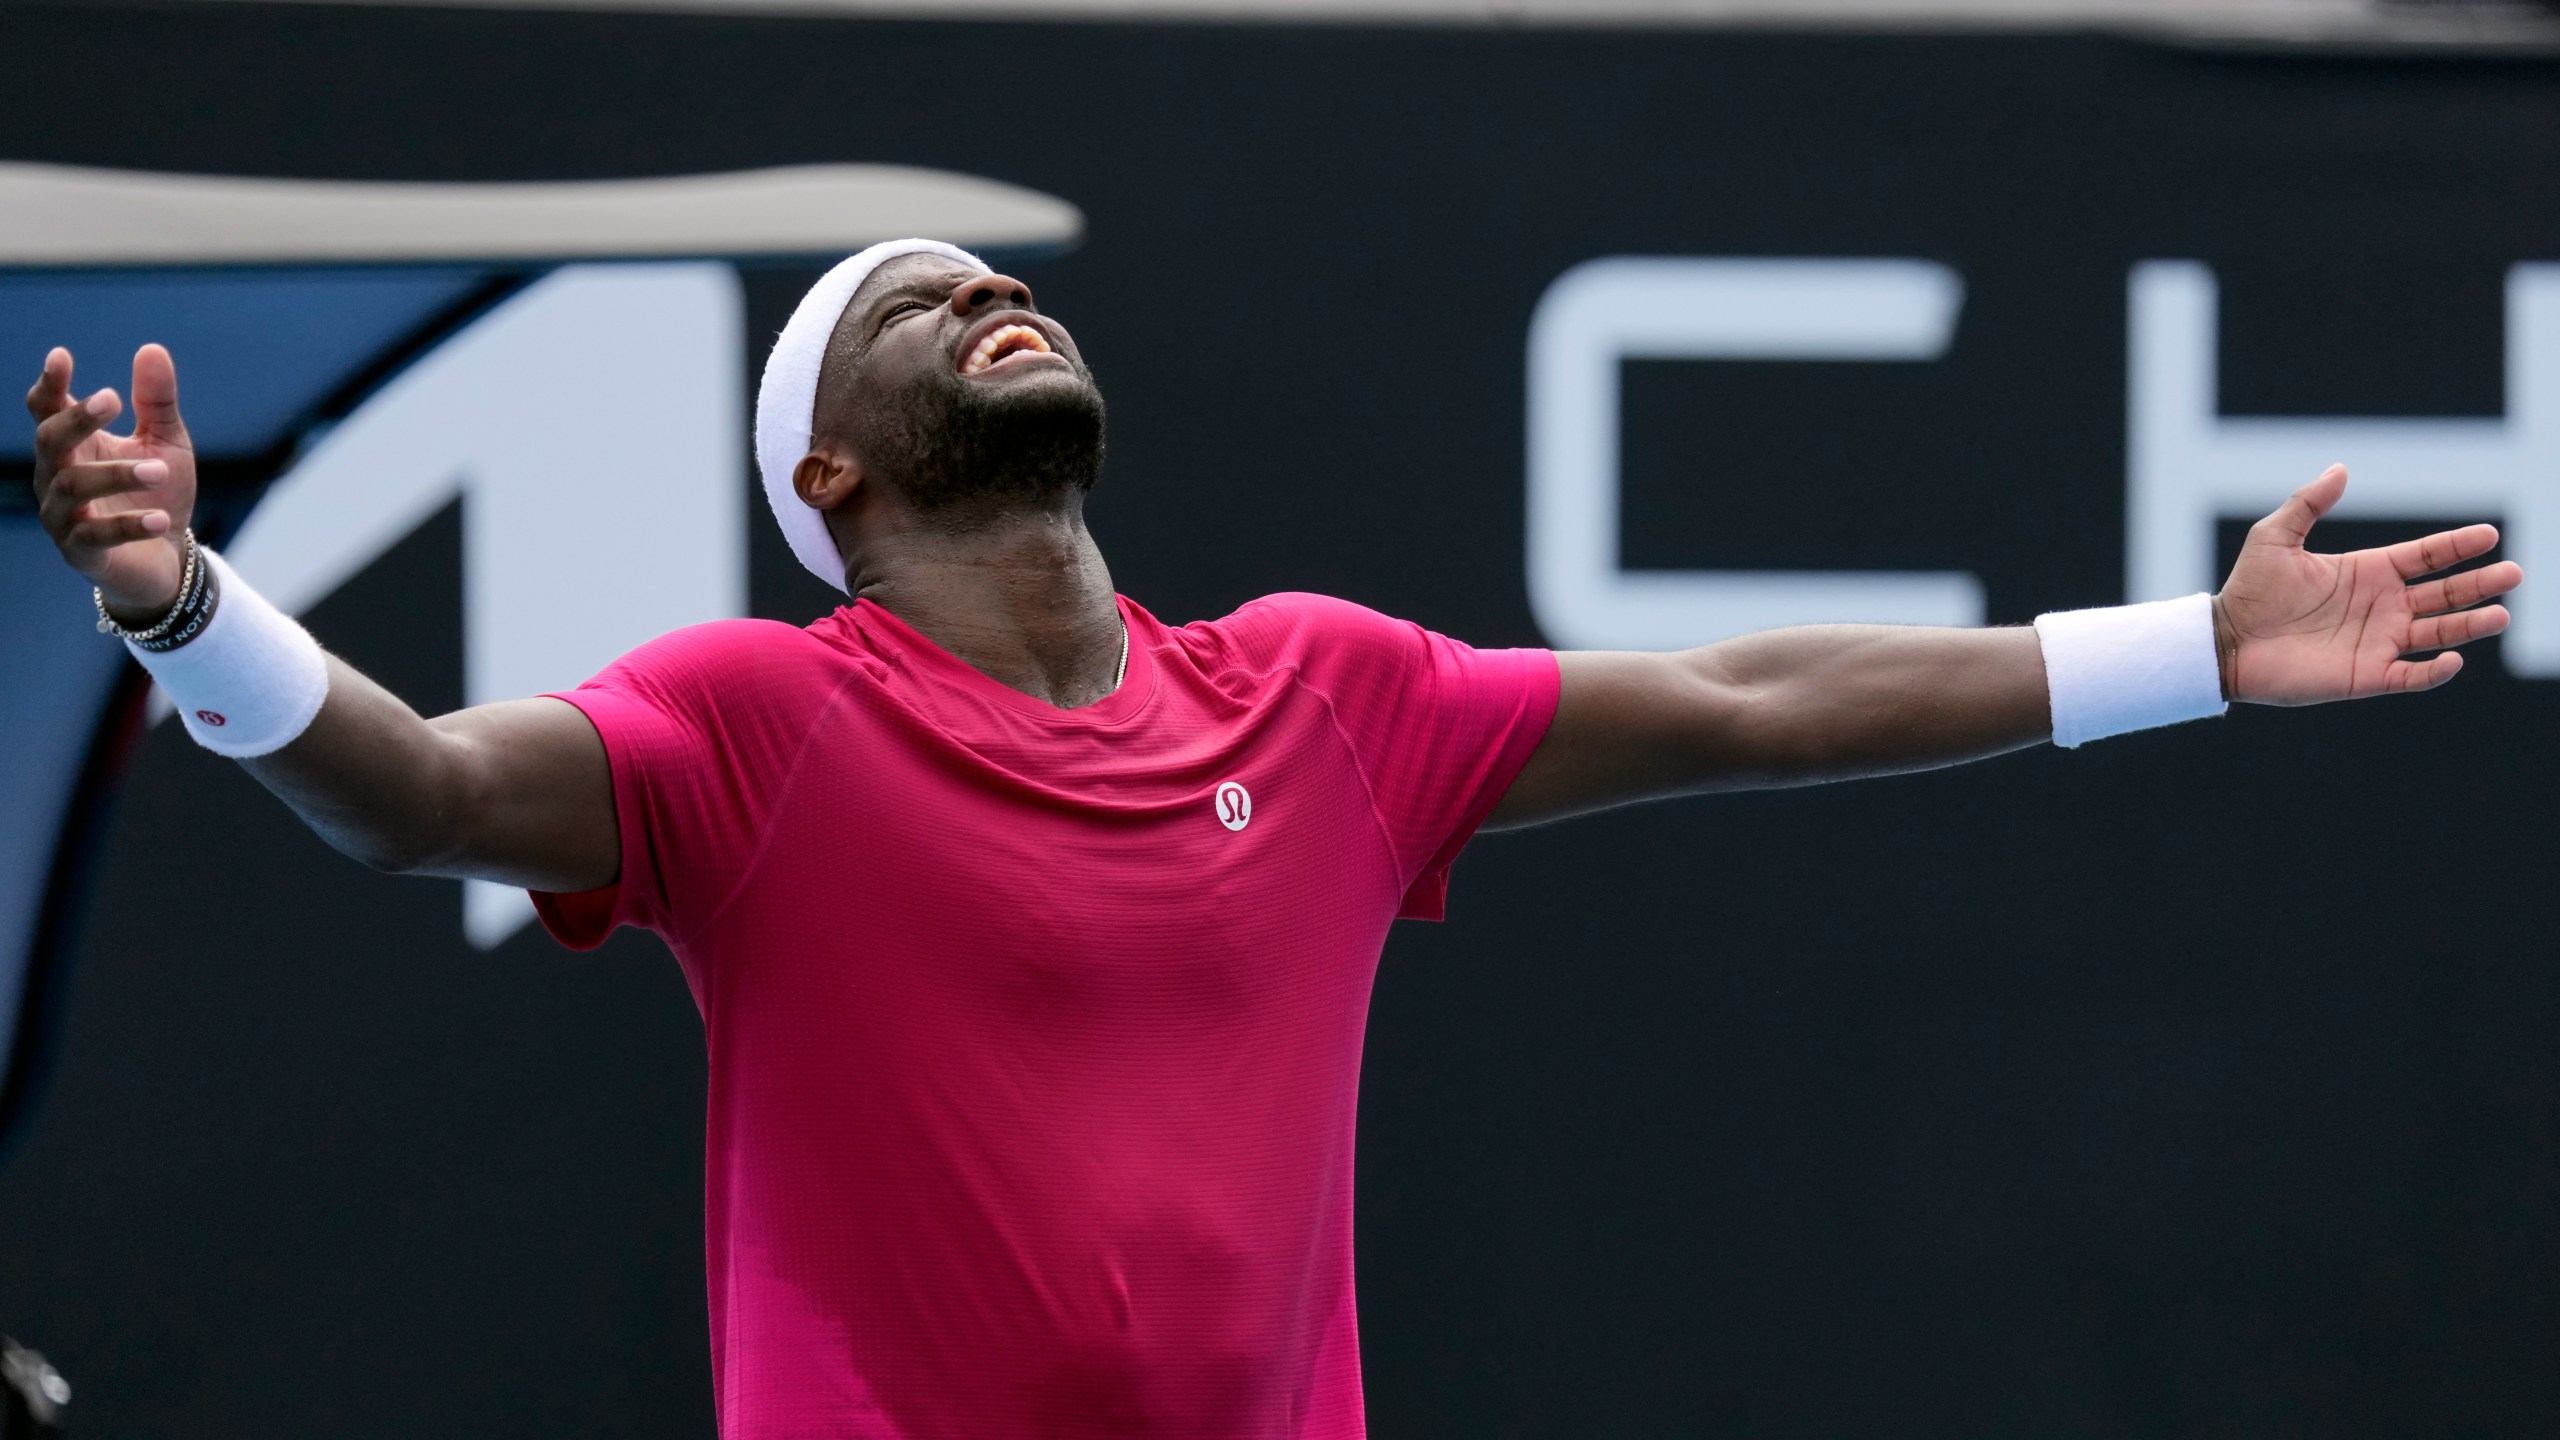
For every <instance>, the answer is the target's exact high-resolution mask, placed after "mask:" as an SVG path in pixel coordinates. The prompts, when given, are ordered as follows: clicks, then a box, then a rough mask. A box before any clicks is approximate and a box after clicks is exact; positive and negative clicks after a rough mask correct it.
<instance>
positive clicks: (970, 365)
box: [960, 325, 1053, 375]
mask: <svg viewBox="0 0 2560 1440" xmlns="http://www.w3.org/2000/svg"><path fill="white" fill-rule="evenodd" d="M1008 350H1036V351H1038V352H1039V353H1041V354H1043V355H1047V354H1051V353H1053V352H1051V350H1050V349H1049V341H1048V339H1047V337H1045V336H1043V335H1042V334H1041V333H1040V332H1039V331H1037V330H1034V329H1032V328H1031V327H1030V326H1028V325H1000V326H997V327H996V329H995V331H994V333H992V334H990V335H989V336H987V338H986V339H984V340H981V341H979V342H978V348H977V349H975V350H972V351H970V352H969V358H968V359H967V360H966V361H964V362H963V363H962V364H961V366H960V373H961V374H963V375H975V374H977V373H978V372H979V371H981V370H984V369H986V368H987V367H988V366H989V365H992V364H994V363H995V360H996V357H997V356H998V355H999V354H1002V353H1004V352H1006V351H1008Z"/></svg>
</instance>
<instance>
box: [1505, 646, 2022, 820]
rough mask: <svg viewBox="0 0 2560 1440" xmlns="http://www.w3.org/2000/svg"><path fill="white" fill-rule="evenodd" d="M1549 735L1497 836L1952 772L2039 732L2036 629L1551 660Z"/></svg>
mask: <svg viewBox="0 0 2560 1440" xmlns="http://www.w3.org/2000/svg"><path fill="white" fill-rule="evenodd" d="M1556 659H1557V662H1558V664H1559V665H1560V666H1561V668H1562V669H1563V672H1564V676H1563V680H1564V694H1563V696H1562V697H1561V699H1560V701H1559V703H1558V705H1557V708H1556V718H1555V721H1554V724H1553V725H1552V726H1551V727H1550V729H1549V730H1548V733H1547V736H1546V739H1545V740H1544V741H1542V742H1541V743H1540V745H1539V747H1538V751H1537V753H1536V754H1535V755H1534V756H1532V757H1531V758H1530V761H1529V764H1528V766H1527V767H1526V768H1524V769H1523V770H1522V771H1521V773H1520V778H1519V779H1518V780H1517V781H1515V782H1514V783H1513V785H1512V787H1511V789H1510V791H1509V792H1508V793H1506V794H1505V795H1504V797H1503V801H1502V804H1501V805H1500V807H1499V808H1497V809H1496V810H1495V812H1494V817H1493V821H1494V823H1495V824H1497V825H1521V824H1530V823H1534V822H1536V821H1540V820H1550V819H1556V818H1559V817H1561V816H1565V815H1573V814H1579V813H1582V812H1585V811H1590V810H1599V809H1605V808H1607V807H1609V806H1612V805H1624V804H1627V803H1629V802H1631V801H1637V800H1650V799H1657V798H1660V797H1663V796H1668V795H1683V794H1696V793H1700V792H1703V791H1709V790H1741V789H1754V788H1765V787H1775V786H1785V785H1812V784H1818V783H1820V782H1822V781H1825V780H1847V779H1853V778H1856V777H1859V776H1865V775H1885V774H1892V773H1895V772H1897V771H1904V770H1925V769H1930V768H1932V767H1935V766H1940V765H1953V764H1957V763H1960V762H1962V761H1966V760H1977V759H1981V758H1983V757H1985V756H1989V755H1997V754H1999V753H2001V752H2002V751H2005V750H2015V749H2018V748H2020V747H2021V746H2026V745H2032V744H2035V743H2036V742H2038V741H2040V740H2043V739H2045V738H2046V737H2047V735H2048V734H2049V733H2050V732H2051V718H2050V711H2049V709H2048V706H2047V701H2046V697H2045V677H2044V667H2043V658H2042V652H2041V651H2040V650H2039V649H2038V647H2037V642H2036V632H2034V631H2033V630H2028V629H2015V630H1939V629H1922V628H1914V627H1901V626H1882V625H1820V626H1807V627H1803V628H1799V629H1792V630H1772V631H1768V632H1765V633H1762V634H1758V635H1748V636H1744V637H1742V638H1740V639H1736V640H1728V641H1725V642H1723V643H1721V644H1716V645H1709V646H1704V647H1702V648H1700V649H1696V650H1688V651H1682V652H1680V653H1677V654H1668V655H1659V654H1634V653H1622V652H1608V651H1585V652H1571V653H1566V654H1561V655H1558V656H1557V657H1556Z"/></svg>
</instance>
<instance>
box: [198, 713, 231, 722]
mask: <svg viewBox="0 0 2560 1440" xmlns="http://www.w3.org/2000/svg"><path fill="white" fill-rule="evenodd" d="M196 718H197V719H199V720H201V721H203V722H204V723H206V724H207V725H228V724H230V723H231V722H230V721H228V720H225V719H223V718H222V712H221V711H219V710H199V711H197V712H196Z"/></svg>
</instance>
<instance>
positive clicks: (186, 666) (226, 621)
mask: <svg viewBox="0 0 2560 1440" xmlns="http://www.w3.org/2000/svg"><path fill="white" fill-rule="evenodd" d="M204 559H205V563H206V564H208V565H210V566H212V567H213V573H214V575H215V577H216V578H217V579H218V580H219V581H220V583H221V586H222V596H221V600H220V602H219V604H218V605H217V607H216V608H215V610H214V612H213V618H212V619H211V620H209V621H207V622H205V627H204V630H203V633H201V634H199V635H197V636H196V638H194V639H193V640H190V641H188V642H187V643H186V644H184V645H181V646H179V647H178V648H177V649H175V650H162V651H160V652H158V653H156V654H155V653H153V652H151V651H147V650H144V649H142V648H141V647H140V646H137V645H135V644H133V643H132V642H131V641H127V642H126V643H125V649H127V650H129V651H131V652H133V658H134V659H136V660H139V661H141V662H142V668H143V669H145V670H148V671H150V672H151V678H152V679H154V680H157V681H159V682H160V688H161V689H162V690H164V691H166V692H167V693H168V696H169V700H170V703H171V704H173V705H175V706H176V707H177V709H178V717H179V719H180V720H182V721H183V722H185V724H186V727H187V733H188V734H189V735H192V736H194V737H195V741H196V743H197V744H199V745H202V746H203V747H204V748H206V749H207V750H210V751H212V752H213V753H215V754H216V755H228V756H230V757H232V758H233V759H235V760H245V759H248V758H249V757H251V756H255V755H264V754H267V753H268V752H270V751H273V750H281V749H283V748H284V747H285V746H286V745H287V744H289V743H291V741H292V740H293V738H294V737H295V736H297V735H300V734H301V733H302V732H303V731H304V730H305V729H306V728H308V727H309V726H310V724H311V720H312V717H313V716H316V715H318V714H319V713H320V702H321V701H323V700H326V699H328V698H329V661H328V657H326V656H324V655H322V654H321V653H320V642H319V641H317V640H314V639H312V638H311V632H310V631H308V630H305V629H303V628H302V627H301V626H300V625H298V624H296V623H294V620H293V617H292V616H290V615H287V614H285V613H284V612H283V611H281V610H278V609H277V608H276V607H274V606H273V605H270V604H268V603H267V597H265V596H264V595H261V594H259V593H258V592H257V591H255V590H252V589H250V588H249V582H248V581H246V580H243V579H241V578H240V576H239V575H238V573H237V572H235V571H233V570H232V568H231V567H230V566H229V565H228V564H225V563H224V562H223V559H222V557H221V556H219V555H216V554H214V553H213V552H212V551H211V550H207V551H205V552H204Z"/></svg>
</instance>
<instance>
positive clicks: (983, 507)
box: [849, 362, 1103, 528]
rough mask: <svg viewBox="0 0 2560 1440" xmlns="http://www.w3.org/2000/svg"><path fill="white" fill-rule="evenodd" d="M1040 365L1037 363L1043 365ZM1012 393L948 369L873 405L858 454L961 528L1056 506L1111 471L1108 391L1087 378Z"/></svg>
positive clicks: (861, 417) (929, 512)
mask: <svg viewBox="0 0 2560 1440" xmlns="http://www.w3.org/2000/svg"><path fill="white" fill-rule="evenodd" d="M1034 363H1037V362H1034ZM1076 380H1077V383H1076V384H1075V385H1074V386H1073V387H1069V386H1065V385H1057V384H1043V385H1037V386H1027V387H1022V388H1020V389H1015V390H1011V391H1009V392H1008V391H1006V390H997V389H989V388H981V387H979V386H976V385H972V384H970V383H969V382H968V381H966V380H963V379H962V378H960V376H958V375H956V374H949V373H939V374H934V375H932V376H931V378H929V379H928V380H927V381H926V383H925V384H924V385H922V386H921V387H919V388H918V389H917V390H915V391H912V392H910V393H909V394H908V395H906V396H901V397H899V400H901V401H903V402H905V403H891V404H887V405H875V406H868V407H865V408H864V409H863V410H862V411H861V412H859V413H858V415H857V417H856V419H855V422H854V428H855V433H854V434H853V435H852V436H851V437H849V438H851V439H852V441H853V442H854V450H855V453H857V454H859V455H860V456H861V457H862V459H863V461H864V462H865V464H866V465H867V466H868V467H869V468H872V469H874V470H876V471H878V472H879V473H880V474H881V475H882V476H883V477H884V478H885V479H887V480H888V481H889V482H890V483H891V484H892V485H894V486H896V487H897V490H898V493H899V494H901V495H903V496H905V497H906V499H907V502H908V503H909V504H911V505H913V506H914V507H915V508H916V510H917V511H918V512H919V513H920V514H922V515H925V516H928V517H931V518H933V519H935V520H937V521H940V522H943V523H946V524H950V525H953V526H957V527H963V528H965V527H969V526H973V525H977V524H980V523H984V522H986V521H989V520H994V519H997V518H999V517H1001V516H1003V515H1005V514H1006V513H1008V512H1013V511H1020V510H1026V509H1043V510H1046V509H1053V508H1055V507H1056V506H1057V505H1059V504H1061V503H1063V502H1065V501H1067V500H1069V499H1072V498H1076V497H1080V496H1082V495H1084V494H1085V493H1087V492H1088V491H1090V490H1092V489H1093V487H1094V482H1095V481H1097V480H1099V479H1100V478H1101V477H1102V428H1103V426H1102V391H1101V390H1100V389H1099V388H1098V387H1096V386H1095V385H1094V383H1093V381H1092V378H1091V377H1089V376H1086V375H1082V374H1079V375H1077V376H1076Z"/></svg>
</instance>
